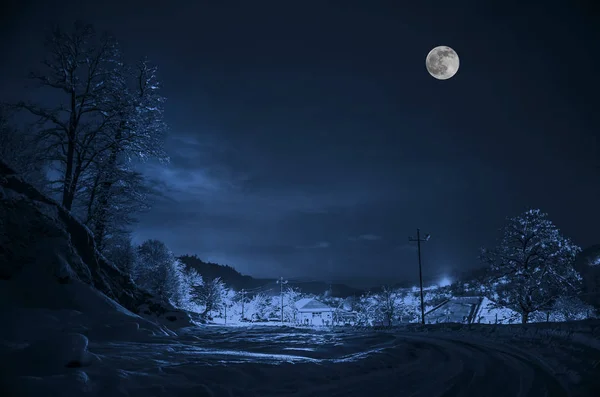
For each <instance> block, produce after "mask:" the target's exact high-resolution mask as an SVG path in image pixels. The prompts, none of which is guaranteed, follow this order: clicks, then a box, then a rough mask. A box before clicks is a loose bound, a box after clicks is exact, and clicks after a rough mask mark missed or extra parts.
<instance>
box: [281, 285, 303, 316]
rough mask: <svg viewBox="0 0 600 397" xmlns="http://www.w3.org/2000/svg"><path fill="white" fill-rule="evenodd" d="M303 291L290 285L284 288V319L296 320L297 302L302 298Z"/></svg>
mask: <svg viewBox="0 0 600 397" xmlns="http://www.w3.org/2000/svg"><path fill="white" fill-rule="evenodd" d="M300 297H301V293H300V291H299V290H298V289H297V288H293V287H288V288H286V289H284V290H283V319H284V321H287V322H294V321H295V320H296V316H297V315H298V308H297V307H296V302H297V301H298V300H300Z"/></svg>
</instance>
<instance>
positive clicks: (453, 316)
mask: <svg viewBox="0 0 600 397" xmlns="http://www.w3.org/2000/svg"><path fill="white" fill-rule="evenodd" d="M482 300H483V298H481V297H472V296H468V297H454V298H450V299H448V300H447V301H445V302H443V303H442V304H440V305H438V306H437V307H435V308H434V309H432V310H430V311H429V312H428V313H425V320H426V321H427V322H431V323H436V322H457V323H462V322H464V321H465V319H466V321H467V322H469V323H471V322H473V321H474V317H475V315H476V313H477V311H478V309H479V306H480V305H481V302H482Z"/></svg>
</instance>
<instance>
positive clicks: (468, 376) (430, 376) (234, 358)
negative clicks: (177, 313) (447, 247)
mask: <svg viewBox="0 0 600 397" xmlns="http://www.w3.org/2000/svg"><path fill="white" fill-rule="evenodd" d="M38 314H39V313H38ZM581 324H584V325H581ZM121 331H123V334H122V335H123V337H119V334H113V335H109V336H107V335H103V337H97V338H93V337H92V336H90V338H89V340H88V338H86V337H85V336H83V335H82V334H78V333H74V332H71V333H69V334H62V335H55V336H54V337H53V338H52V339H51V340H49V341H44V340H41V341H38V342H35V343H33V344H31V345H29V346H27V347H24V346H14V345H13V346H7V345H4V347H3V350H2V351H1V353H2V354H1V356H0V364H2V367H3V368H2V371H3V377H2V381H3V382H5V383H6V385H5V387H6V386H9V387H10V389H9V390H11V392H12V393H13V394H10V395H17V396H47V397H52V396H57V397H58V396H61V397H69V396H84V397H85V396H110V397H121V396H123V397H124V396H140V397H141V396H144V397H153V396H157V397H158V396H169V397H175V396H190V397H191V396H194V397H199V396H328V397H329V396H367V395H372V396H375V395H376V396H413V397H417V396H422V397H436V396H446V397H451V396H535V397H541V396H597V395H600V394H597V393H598V392H599V391H600V388H599V387H600V382H599V381H598V379H597V378H598V377H597V374H600V366H599V365H598V364H599V363H600V340H599V338H600V323H598V322H587V323H578V324H571V325H562V326H557V325H556V324H553V325H550V326H549V325H544V324H535V325H530V326H526V327H522V326H493V325H470V326H461V325H437V326H427V327H425V328H420V327H418V326H411V328H410V329H394V330H386V331H374V330H352V329H344V328H338V329H331V330H315V329H297V328H287V327H264V326H252V327H220V326H203V327H188V328H184V329H181V330H179V335H177V336H173V335H162V336H161V335H157V334H156V333H154V335H152V334H149V333H147V332H145V333H141V334H140V335H138V336H137V337H136V336H135V334H136V332H140V331H137V330H136V329H131V330H121ZM124 331H127V332H124ZM594 374H596V377H594V376H593V375H594ZM3 395H6V394H3Z"/></svg>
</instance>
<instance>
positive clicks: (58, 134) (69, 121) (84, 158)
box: [15, 22, 121, 210]
mask: <svg viewBox="0 0 600 397" xmlns="http://www.w3.org/2000/svg"><path fill="white" fill-rule="evenodd" d="M46 44H47V48H48V53H47V57H46V59H45V61H44V66H45V70H44V72H42V73H32V75H31V77H32V79H34V80H35V81H36V82H38V83H39V84H40V85H41V86H42V87H45V88H48V89H52V90H54V91H55V92H57V93H60V94H62V95H63V101H60V102H57V103H56V104H55V105H54V106H50V107H47V106H42V105H39V104H35V103H30V102H25V101H22V102H19V103H17V104H16V105H15V107H16V108H17V109H23V110H26V111H28V112H29V113H30V114H31V115H33V116H35V117H37V118H38V130H37V142H39V144H40V146H41V148H42V149H43V151H42V152H43V153H44V154H45V155H46V156H47V158H46V160H47V161H49V162H50V163H52V164H55V165H56V166H58V168H57V171H58V172H59V173H60V177H59V178H58V179H57V180H56V181H55V182H56V184H57V187H58V188H59V189H60V192H61V193H60V194H61V200H62V205H63V206H64V207H65V208H66V209H68V210H70V209H71V207H72V205H73V201H74V199H75V196H76V194H77V191H78V188H79V182H80V178H81V177H82V175H83V174H84V173H85V172H86V170H87V168H88V167H89V166H90V164H91V163H92V162H93V161H94V159H95V158H96V157H97V156H98V155H99V154H101V153H102V152H103V151H104V150H106V149H107V147H106V146H101V145H100V144H99V139H100V138H101V137H102V136H103V135H104V133H105V132H106V131H107V126H108V125H109V124H110V122H111V119H110V118H111V116H112V115H111V114H108V113H106V112H104V111H103V109H102V108H103V106H102V104H103V102H104V101H105V95H106V94H107V92H108V90H110V89H111V83H110V81H111V76H112V75H113V73H114V72H115V70H116V69H117V68H118V67H119V65H120V63H121V61H120V54H119V50H118V47H117V43H116V41H115V40H114V38H112V37H110V36H108V35H103V36H101V37H99V36H98V35H97V34H96V33H95V31H94V29H93V27H92V26H90V25H86V24H83V23H80V22H77V23H76V24H75V26H74V28H73V29H72V30H71V31H70V32H65V31H63V30H61V29H59V28H55V29H53V31H52V33H51V34H50V36H49V37H48V40H47V43H46Z"/></svg>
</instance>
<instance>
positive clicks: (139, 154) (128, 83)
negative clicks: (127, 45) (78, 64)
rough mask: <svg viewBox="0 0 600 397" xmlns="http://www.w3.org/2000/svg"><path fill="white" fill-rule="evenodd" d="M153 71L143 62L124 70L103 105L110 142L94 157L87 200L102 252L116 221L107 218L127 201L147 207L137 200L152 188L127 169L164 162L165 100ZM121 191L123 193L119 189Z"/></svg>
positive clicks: (115, 75) (88, 217)
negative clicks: (134, 162) (107, 114)
mask: <svg viewBox="0 0 600 397" xmlns="http://www.w3.org/2000/svg"><path fill="white" fill-rule="evenodd" d="M156 72H157V69H156V67H154V66H151V65H150V64H149V63H148V61H147V60H142V61H140V62H139V63H138V64H137V65H136V67H135V68H133V70H127V69H126V68H122V70H121V71H120V73H118V74H114V75H113V76H114V80H115V81H114V82H113V83H112V84H111V87H112V88H113V89H112V90H110V91H109V92H108V94H107V98H106V101H105V102H106V104H107V106H106V111H107V112H110V113H112V114H113V116H112V117H111V120H112V122H111V123H110V125H109V126H108V131H109V133H108V134H106V136H107V137H108V139H109V140H110V142H108V144H107V145H105V147H107V148H108V150H107V151H106V152H105V153H103V155H101V156H97V157H96V160H95V162H96V166H95V167H94V168H93V171H94V172H93V177H92V178H91V180H92V181H93V183H92V184H91V189H89V191H88V192H89V194H88V195H86V197H85V199H86V201H87V208H88V211H87V219H88V224H89V225H91V228H92V231H93V232H94V236H95V239H96V243H97V245H98V246H100V247H101V246H102V245H103V242H104V239H105V237H106V234H107V233H109V232H110V229H111V220H112V221H113V223H114V219H115V218H114V217H112V219H111V215H112V214H113V213H114V212H115V210H118V209H119V208H123V206H124V203H127V202H129V203H135V204H136V205H137V209H138V210H142V209H144V204H146V201H145V200H140V198H146V197H147V195H148V193H149V192H150V189H149V187H148V186H147V184H145V183H144V179H143V178H141V177H140V175H139V174H138V173H136V172H134V171H133V170H132V169H131V164H132V159H134V158H135V159H137V160H141V161H145V160H147V159H151V158H153V159H157V160H159V161H163V162H166V161H168V157H167V155H166V153H165V152H164V146H163V142H164V134H165V131H166V126H165V123H164V121H163V109H162V106H163V103H164V98H163V97H162V96H161V95H160V93H159V88H160V84H159V82H158V79H157V76H156ZM123 186H127V189H122V187H123ZM115 190H116V191H115ZM122 196H126V197H124V198H125V200H121V201H122V202H121V205H117V204H116V203H114V201H115V200H118V199H119V198H120V197H122ZM123 201H124V202H123ZM132 212H136V211H135V208H129V211H128V213H132ZM116 219H124V218H122V217H118V218H116ZM123 223H124V224H127V222H123ZM112 226H114V225H112Z"/></svg>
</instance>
